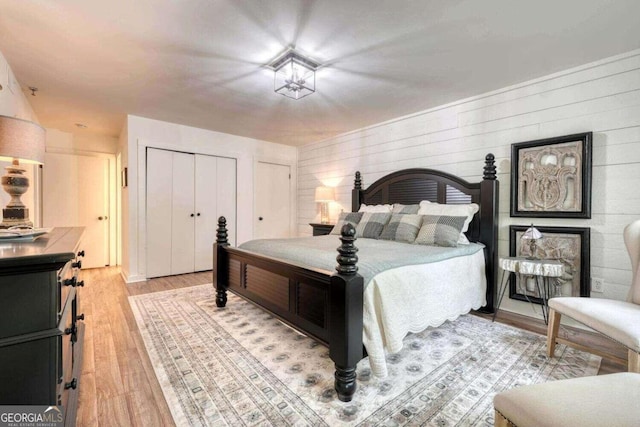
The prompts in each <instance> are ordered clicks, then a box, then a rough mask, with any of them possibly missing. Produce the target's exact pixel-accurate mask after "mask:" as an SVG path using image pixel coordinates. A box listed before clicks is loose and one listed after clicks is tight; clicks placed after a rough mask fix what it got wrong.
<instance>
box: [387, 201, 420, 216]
mask: <svg viewBox="0 0 640 427" xmlns="http://www.w3.org/2000/svg"><path fill="white" fill-rule="evenodd" d="M419 209H420V205H403V204H401V203H394V204H393V210H392V211H391V213H394V214H397V213H398V214H417V213H418V210H419Z"/></svg>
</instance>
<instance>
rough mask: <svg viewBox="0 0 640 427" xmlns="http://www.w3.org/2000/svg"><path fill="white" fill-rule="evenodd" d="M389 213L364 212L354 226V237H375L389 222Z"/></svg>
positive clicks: (377, 236) (378, 235)
mask: <svg viewBox="0 0 640 427" xmlns="http://www.w3.org/2000/svg"><path fill="white" fill-rule="evenodd" d="M389 218H391V213H375V212H365V213H364V214H363V215H362V219H361V220H360V222H359V223H358V226H357V227H356V237H364V238H367V239H377V238H379V237H380V233H382V229H383V228H384V226H385V225H387V223H388V222H389Z"/></svg>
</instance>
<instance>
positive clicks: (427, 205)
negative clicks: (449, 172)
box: [418, 200, 480, 244]
mask: <svg viewBox="0 0 640 427" xmlns="http://www.w3.org/2000/svg"><path fill="white" fill-rule="evenodd" d="M479 209H480V206H478V204H476V203H467V204H458V205H455V204H452V205H445V204H441V203H431V202H429V201H428V200H423V201H422V202H420V210H419V211H418V214H420V215H444V216H466V219H465V221H464V226H463V227H462V231H461V232H460V235H459V237H458V243H459V244H469V240H467V236H465V235H464V233H465V232H466V231H467V230H468V229H469V223H470V222H471V220H472V219H473V216H474V215H475V214H476V212H478V210H479Z"/></svg>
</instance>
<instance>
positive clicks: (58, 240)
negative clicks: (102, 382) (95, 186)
mask: <svg viewBox="0 0 640 427" xmlns="http://www.w3.org/2000/svg"><path fill="white" fill-rule="evenodd" d="M83 231H84V228H82V227H72V228H54V229H53V230H52V231H51V232H50V233H48V234H45V235H43V236H41V237H39V238H38V239H37V240H35V241H34V242H13V243H10V242H2V240H0V405H63V407H64V412H65V414H64V416H65V425H68V426H72V425H75V416H76V408H77V404H78V386H79V381H80V372H81V369H82V343H83V338H84V322H83V320H84V315H83V314H82V312H81V311H80V304H79V292H80V289H81V288H82V287H83V286H84V282H83V281H81V280H80V279H79V277H78V274H79V272H80V268H81V266H82V261H81V258H82V257H83V256H84V252H83V251H82V247H81V238H82V234H83Z"/></svg>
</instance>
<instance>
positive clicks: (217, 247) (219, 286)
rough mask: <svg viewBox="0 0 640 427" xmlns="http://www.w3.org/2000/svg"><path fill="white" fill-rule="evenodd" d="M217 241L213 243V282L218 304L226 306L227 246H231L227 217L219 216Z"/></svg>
mask: <svg viewBox="0 0 640 427" xmlns="http://www.w3.org/2000/svg"><path fill="white" fill-rule="evenodd" d="M216 231H217V233H216V243H214V244H213V284H214V286H215V287H216V305H217V306H218V307H224V306H225V305H226V304H227V283H228V279H229V278H228V277H227V275H228V274H229V271H228V269H227V265H226V264H227V263H226V262H225V261H226V255H227V253H226V252H225V247H226V246H229V241H228V240H227V219H226V218H225V217H223V216H221V217H220V218H218V229H217V230H216Z"/></svg>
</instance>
